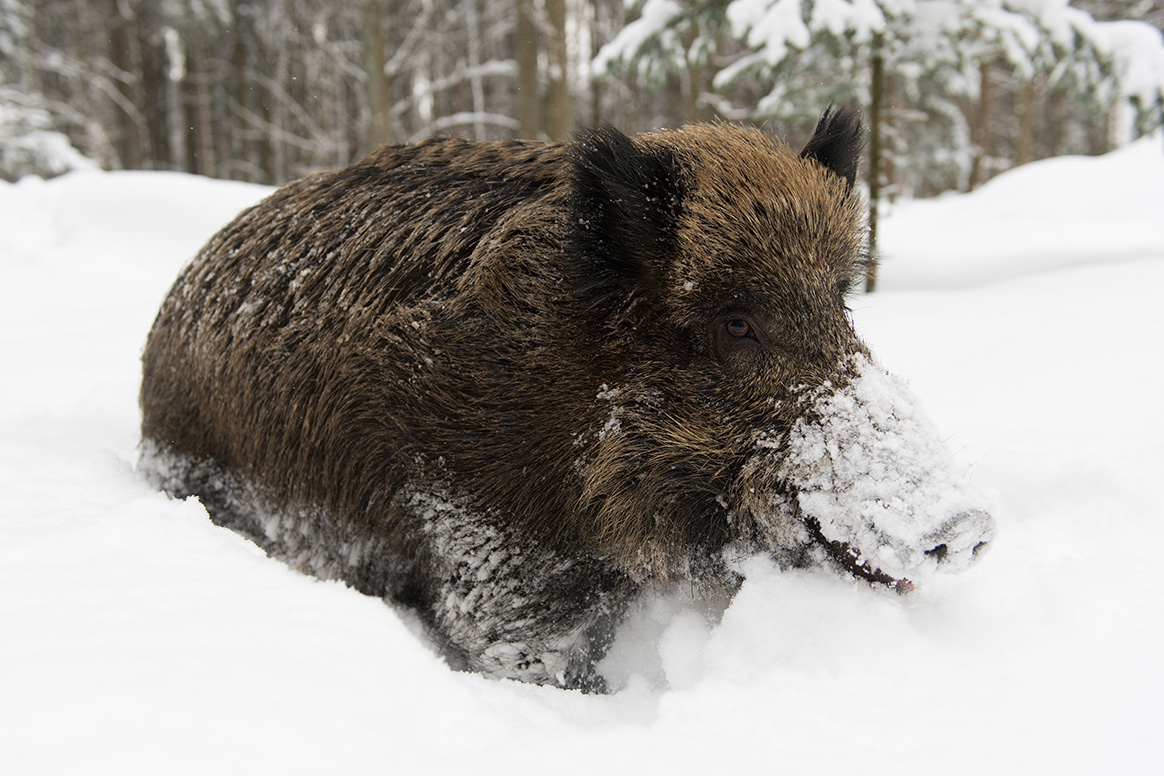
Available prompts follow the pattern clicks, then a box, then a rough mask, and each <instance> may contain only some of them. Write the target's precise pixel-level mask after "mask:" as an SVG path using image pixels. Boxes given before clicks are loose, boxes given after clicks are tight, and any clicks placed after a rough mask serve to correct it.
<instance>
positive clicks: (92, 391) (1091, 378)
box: [0, 138, 1164, 774]
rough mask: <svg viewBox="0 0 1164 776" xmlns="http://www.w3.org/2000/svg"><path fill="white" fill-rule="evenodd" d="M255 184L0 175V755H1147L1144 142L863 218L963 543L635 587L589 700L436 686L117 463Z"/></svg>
mask: <svg viewBox="0 0 1164 776" xmlns="http://www.w3.org/2000/svg"><path fill="white" fill-rule="evenodd" d="M267 191H268V190H266V189H262V188H260V187H254V186H247V185H243V184H232V183H223V182H217V181H209V180H205V179H199V178H195V177H191V176H183V175H176V174H161V173H73V174H70V175H66V176H63V177H61V178H57V179H54V180H51V181H48V182H45V181H40V180H35V179H26V180H24V181H21V182H20V183H17V184H11V185H10V184H4V185H2V186H0V321H2V325H0V372H2V374H3V379H2V380H0V730H2V731H3V733H0V741H2V742H3V744H2V746H0V768H2V769H3V770H4V772H6V773H20V774H28V773H58V772H81V771H83V772H89V773H107V772H108V773H114V772H116V773H119V774H125V773H130V774H132V773H158V772H161V773H200V774H201V773H208V772H215V773H243V772H274V771H277V770H278V771H283V772H289V773H300V772H312V771H314V772H318V771H325V772H333V773H334V772H340V771H342V770H345V769H353V768H355V769H359V770H360V771H371V770H382V771H386V772H392V773H412V772H418V771H420V770H421V769H424V770H425V771H426V772H433V773H445V772H454V771H471V772H473V773H512V772H520V771H521V769H523V768H525V769H537V771H536V772H551V773H593V772H613V773H645V772H664V773H705V772H711V771H714V772H718V771H723V770H727V771H734V770H737V769H739V770H742V771H743V772H748V773H752V772H760V773H781V772H789V773H840V772H860V773H863V774H878V773H894V774H912V773H935V772H938V773H944V774H959V773H965V774H981V773H1032V772H1041V773H1060V774H1063V773H1096V772H1106V773H1159V772H1162V771H1164V750H1161V749H1160V747H1159V746H1158V744H1157V743H1156V738H1157V736H1158V734H1159V731H1160V729H1161V728H1162V726H1164V711H1162V707H1161V705H1160V702H1159V698H1160V697H1161V695H1162V694H1164V661H1161V660H1160V657H1159V655H1160V649H1161V647H1160V644H1161V643H1162V640H1164V639H1162V636H1164V633H1162V631H1164V606H1162V604H1161V603H1160V601H1161V598H1162V593H1164V565H1162V564H1161V563H1160V561H1159V557H1158V555H1159V553H1160V552H1161V549H1160V548H1161V547H1164V484H1162V477H1161V475H1162V474H1164V442H1162V441H1161V439H1162V432H1164V402H1161V400H1160V396H1161V388H1160V385H1161V379H1162V378H1164V366H1162V365H1161V360H1160V357H1161V354H1162V353H1164V309H1162V307H1161V305H1160V301H1159V299H1160V291H1161V288H1162V287H1164V229H1162V228H1161V221H1160V214H1161V213H1164V155H1162V154H1161V143H1160V139H1159V138H1154V139H1150V140H1146V141H1142V142H1140V143H1137V144H1135V145H1133V146H1130V147H1128V148H1126V149H1123V150H1121V151H1119V152H1117V153H1114V154H1111V155H1109V156H1107V157H1102V158H1096V159H1081V158H1065V159H1056V160H1048V161H1045V162H1040V163H1037V164H1032V165H1029V166H1027V167H1024V168H1021V169H1019V170H1015V171H1014V172H1012V173H1010V174H1007V175H1004V176H1001V177H1000V178H998V179H996V180H995V181H993V182H992V183H991V184H989V185H988V186H985V187H983V188H982V189H981V190H980V191H978V192H976V193H974V194H972V195H965V196H947V197H943V198H941V199H938V200H934V201H927V202H907V203H902V204H900V205H899V206H897V207H896V208H895V209H894V210H893V211H892V214H891V216H890V218H889V220H888V222H887V223H886V224H885V226H884V228H883V252H884V253H885V262H884V265H883V273H882V280H883V283H882V285H883V288H884V291H882V292H879V293H877V294H875V295H870V296H860V297H857V298H856V299H855V300H854V308H855V316H856V319H857V323H858V328H859V330H860V331H861V332H862V334H863V336H864V337H865V338H866V340H867V341H868V342H869V344H870V346H871V347H872V348H873V350H874V351H875V352H876V353H877V354H878V355H879V357H880V358H881V360H882V361H883V362H884V363H885V365H886V366H887V367H888V368H890V369H891V370H893V371H894V372H896V373H897V374H899V375H902V376H904V377H906V378H907V379H908V380H909V382H910V384H911V386H912V387H913V389H914V390H915V391H916V392H917V393H918V394H919V395H920V396H921V397H922V400H923V401H924V402H925V406H926V408H927V410H928V411H929V413H930V414H931V415H932V416H933V417H934V419H935V421H936V422H937V423H938V425H939V427H940V428H941V429H943V430H944V431H945V432H946V433H948V434H949V435H950V447H951V448H952V449H954V450H955V451H957V452H956V456H957V460H958V462H959V464H960V465H961V466H963V467H964V469H965V471H966V472H967V473H968V474H969V476H970V477H971V478H972V480H973V482H974V483H975V485H976V486H977V487H979V488H981V489H983V490H984V491H986V492H988V493H989V494H990V495H991V497H992V499H993V500H994V503H995V509H994V514H995V516H996V517H997V518H998V520H999V526H1000V532H999V536H998V538H997V540H996V541H995V546H994V548H993V549H992V550H991V552H990V553H989V554H988V555H987V556H986V557H985V558H984V559H983V560H982V562H980V563H979V564H978V565H977V566H976V567H975V568H973V569H972V570H970V571H969V572H967V573H965V574H961V575H954V576H946V577H941V578H939V579H938V580H937V581H936V582H934V583H933V584H930V585H929V586H927V587H925V588H922V589H919V590H917V591H915V592H914V593H913V594H911V595H908V596H897V595H894V594H892V593H890V592H888V591H885V590H879V589H874V588H872V587H870V586H869V585H867V584H865V583H862V582H857V581H854V580H850V579H845V578H841V577H839V576H835V575H831V574H828V573H824V572H819V571H815V572H809V571H805V572H795V573H781V572H779V571H778V570H776V569H775V568H773V567H772V566H771V565H769V564H767V563H765V562H763V561H760V560H756V561H752V562H751V568H750V569H749V572H750V573H749V576H748V580H747V582H746V583H745V585H744V587H743V589H742V590H741V591H740V594H739V595H738V596H737V597H736V599H735V600H734V601H733V602H732V603H731V604H730V605H729V606H728V607H727V609H726V611H722V612H717V611H716V607H715V606H714V605H712V604H709V603H707V602H700V601H691V600H687V599H685V598H684V596H683V595H682V593H681V592H678V593H676V594H673V595H670V596H662V597H660V598H659V599H658V600H655V601H652V602H650V603H648V604H644V605H643V607H641V609H640V610H639V611H637V612H636V613H635V615H634V618H633V621H632V622H631V623H630V624H629V625H628V627H627V630H626V632H625V633H624V635H623V638H622V639H621V641H620V642H619V643H618V644H617V645H616V648H615V649H614V650H613V652H612V654H611V656H610V657H609V659H608V662H607V666H606V668H607V671H608V673H609V674H611V675H613V676H616V677H618V679H619V681H621V682H622V683H623V684H624V685H625V688H624V689H623V690H622V691H621V692H619V693H618V694H616V695H612V696H608V697H588V696H582V695H580V694H578V693H572V692H563V691H560V690H555V689H550V688H541V687H534V686H527V685H521V684H517V683H512V682H494V681H490V680H488V679H485V678H482V677H479V676H475V675H467V674H459V673H454V672H451V671H450V670H449V669H448V668H447V667H446V666H445V665H444V664H443V663H442V662H441V661H440V660H439V659H437V658H436V657H435V656H434V655H433V653H432V652H431V651H430V650H429V649H428V648H427V647H426V646H425V645H424V644H423V643H422V641H421V640H420V639H418V637H417V635H416V629H415V624H414V623H412V622H410V621H409V620H408V618H407V617H402V616H401V614H400V613H398V612H396V611H394V610H393V609H391V608H389V607H388V606H385V605H384V604H382V603H381V602H379V601H377V600H372V599H368V598H365V597H363V596H361V595H359V594H357V593H354V592H353V591H351V590H348V589H346V588H344V587H343V586H341V585H338V584H334V583H324V582H319V581H317V580H313V579H309V578H307V577H303V576H300V575H298V574H296V573H294V572H291V571H289V570H288V569H286V568H285V567H283V566H282V565H280V564H278V563H276V562H274V561H271V560H269V559H267V558H266V557H265V556H264V555H263V554H262V552H260V551H259V550H258V549H257V548H255V547H254V546H252V545H250V544H248V543H247V542H246V541H244V540H243V539H241V538H239V537H237V536H235V535H233V534H231V533H229V532H227V531H224V530H222V529H219V528H217V527H215V526H214V525H212V524H211V523H210V522H209V520H208V519H207V517H206V514H205V511H204V510H203V509H202V507H201V505H200V504H198V503H197V501H193V500H190V501H185V502H182V501H170V500H168V499H167V498H166V497H165V496H163V495H161V494H159V493H156V492H153V491H151V490H150V489H149V487H147V486H146V485H145V483H144V482H142V481H141V480H140V479H139V478H138V477H137V475H136V474H135V473H134V471H133V462H134V460H135V457H136V452H135V448H136V445H137V441H138V435H137V428H138V412H137V406H136V395H137V387H138V381H139V374H140V370H139V364H138V358H139V355H140V351H141V347H142V345H143V344H144V341H145V336H146V333H147V331H148V329H149V326H150V323H151V322H152V320H153V316H154V313H155V312H156V310H157V307H158V304H159V303H160V301H161V299H162V297H163V296H164V294H165V292H166V290H167V289H168V287H169V285H170V283H171V282H172V281H173V279H174V278H175V276H176V275H177V272H178V270H179V269H180V267H181V266H182V265H183V264H184V263H185V262H186V261H187V260H188V259H189V258H190V257H191V256H192V255H193V253H194V251H196V250H197V248H198V247H199V246H200V244H201V243H202V242H203V241H204V240H205V239H206V238H207V237H209V236H210V235H211V234H212V233H213V232H214V231H215V230H216V229H218V228H219V227H220V226H222V225H223V224H224V223H225V222H226V221H227V220H229V219H230V218H231V217H232V216H233V215H234V214H235V213H236V212H237V211H238V210H239V209H240V208H242V207H244V206H246V205H247V204H249V203H251V202H254V201H256V200H257V199H259V198H260V197H262V196H264V195H265V194H266V193H267ZM720 614H722V617H720V616H719V615H720Z"/></svg>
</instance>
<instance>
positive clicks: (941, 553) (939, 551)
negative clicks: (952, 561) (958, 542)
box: [926, 544, 950, 563]
mask: <svg viewBox="0 0 1164 776" xmlns="http://www.w3.org/2000/svg"><path fill="white" fill-rule="evenodd" d="M949 551H950V548H949V547H947V546H946V545H944V544H939V545H938V546H937V547H935V548H933V549H932V550H926V555H927V556H929V557H931V558H933V559H934V560H936V561H937V562H938V563H941V562H942V561H943V560H945V559H946V553H947V552H949Z"/></svg>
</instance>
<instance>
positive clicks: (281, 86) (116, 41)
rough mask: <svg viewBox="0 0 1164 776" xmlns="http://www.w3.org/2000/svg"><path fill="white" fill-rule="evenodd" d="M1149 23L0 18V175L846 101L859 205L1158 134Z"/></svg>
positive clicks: (602, 6)
mask: <svg viewBox="0 0 1164 776" xmlns="http://www.w3.org/2000/svg"><path fill="white" fill-rule="evenodd" d="M1121 20H1122V21H1121ZM1127 20H1132V21H1130V22H1129V21H1127ZM1162 22H1164V2H1162V0H1113V1H1112V2H1099V1H1091V2H1087V1H1084V0H1076V2H1073V3H1071V4H1068V3H1067V2H1066V0H993V2H969V0H695V1H689V0H682V1H680V0H645V2H644V0H638V1H637V2H628V3H624V2H623V0H460V1H457V2H454V0H352V2H346V3H337V2H333V0H0V175H2V176H3V177H5V178H7V179H15V178H16V177H19V176H21V175H24V174H30V173H31V174H38V175H52V174H56V173H60V172H63V171H65V170H67V169H71V168H75V167H83V166H87V165H91V166H97V167H100V168H104V169H152V170H181V171H187V172H192V173H198V174H201V175H207V176H214V177H220V178H234V179H241V180H248V181H257V182H262V183H270V184H274V183H280V182H283V181H286V180H289V179H291V178H294V177H297V176H300V175H303V174H305V173H308V172H310V171H313V170H317V169H320V168H328V167H336V166H341V165H346V164H349V163H351V162H352V161H354V160H355V159H357V158H359V157H360V156H361V155H362V154H364V153H366V152H367V151H368V150H369V149H371V148H373V147H375V146H376V145H378V144H380V143H386V142H389V143H395V142H408V141H415V140H418V139H420V138H423V137H425V136H427V135H431V134H435V133H445V134H456V135H463V136H466V137H471V138H480V139H492V138H512V137H541V138H548V139H565V138H567V137H568V136H569V134H570V132H571V131H573V130H574V129H576V128H578V127H582V126H591V125H595V124H598V123H600V122H609V123H612V124H614V125H616V126H619V127H621V128H623V129H625V130H627V131H639V130H645V129H650V128H654V127H659V126H670V125H677V124H681V123H683V122H687V121H693V120H708V119H712V118H716V117H721V118H726V119H730V120H739V121H749V122H755V123H758V124H763V125H765V126H767V127H769V128H770V130H771V131H772V132H774V133H776V134H780V135H783V136H786V137H788V139H789V141H790V142H791V143H794V144H795V143H798V142H802V141H803V139H804V138H805V137H806V136H807V134H808V133H809V132H810V131H811V127H812V123H813V122H814V121H815V119H816V117H817V116H818V115H819V113H820V110H821V109H822V108H823V107H824V106H825V105H826V104H828V103H830V102H834V103H835V102H842V101H845V100H856V101H857V103H858V104H860V105H861V106H862V108H863V109H864V111H865V113H866V115H867V116H868V118H869V120H870V124H871V138H870V141H871V142H870V149H869V151H870V158H871V159H872V160H873V161H872V169H873V170H875V171H876V174H870V175H867V180H868V183H869V185H870V187H871V188H872V189H873V193H874V194H875V195H876V196H875V197H874V201H876V200H877V198H881V197H888V196H896V195H911V196H927V195H933V194H936V193H939V192H942V191H945V190H949V189H961V190H965V189H969V188H973V187H974V186H976V185H978V184H980V183H981V182H982V181H984V180H987V179H988V178H989V177H991V176H992V175H994V174H996V173H998V172H999V171H1002V170H1005V169H1008V168H1010V167H1013V166H1015V165H1017V164H1022V163H1024V162H1027V161H1031V160H1034V159H1039V158H1042V157H1047V156H1054V155H1060V154H1066V153H1083V154H1095V153H1101V152H1103V151H1106V150H1108V149H1109V148H1111V147H1113V146H1114V145H1119V144H1122V143H1124V142H1127V141H1128V140H1130V139H1131V138H1132V137H1134V136H1135V135H1137V134H1140V133H1143V132H1146V131H1150V130H1151V129H1153V128H1154V127H1156V126H1159V124H1160V123H1161V112H1162V106H1161V98H1160V88H1161V84H1162V83H1164V65H1162V64H1161V62H1164V54H1161V53H1160V52H1161V51H1164V45H1162V43H1161V35H1160V31H1159V26H1160V25H1161V23H1162ZM1153 51H1155V53H1153ZM1153 84H1154V86H1153Z"/></svg>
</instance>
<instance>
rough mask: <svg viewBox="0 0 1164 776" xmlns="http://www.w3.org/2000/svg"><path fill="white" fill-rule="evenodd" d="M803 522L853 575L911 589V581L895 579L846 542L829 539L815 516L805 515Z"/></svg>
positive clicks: (881, 583) (893, 587)
mask: <svg viewBox="0 0 1164 776" xmlns="http://www.w3.org/2000/svg"><path fill="white" fill-rule="evenodd" d="M804 522H805V525H807V526H808V529H809V531H810V532H811V533H812V537H813V539H814V540H815V541H816V542H817V543H818V544H820V546H821V547H823V548H824V549H825V551H826V552H828V554H829V556H830V557H831V558H832V559H833V561H834V562H835V563H836V564H837V565H838V566H840V567H841V568H842V569H844V570H845V571H847V572H849V573H850V574H852V575H853V576H854V577H857V578H858V579H864V580H867V581H869V582H873V583H875V584H878V585H885V586H886V587H889V588H892V589H893V590H895V591H896V592H898V593H908V592H910V591H912V590H913V582H910V581H909V580H908V579H905V578H904V577H903V578H901V579H897V578H896V577H894V576H891V575H889V574H886V573H885V572H884V571H882V570H881V569H879V568H877V567H876V566H874V565H873V564H871V563H869V561H867V560H864V559H862V558H861V553H859V552H857V551H856V550H855V549H853V548H852V547H851V546H849V544H847V543H846V542H838V541H835V540H833V539H829V538H828V537H827V536H825V535H824V534H823V533H822V532H821V530H820V523H819V522H817V520H816V518H813V517H806V518H805V521H804Z"/></svg>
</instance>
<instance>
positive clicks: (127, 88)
mask: <svg viewBox="0 0 1164 776" xmlns="http://www.w3.org/2000/svg"><path fill="white" fill-rule="evenodd" d="M109 2H110V5H111V11H112V12H111V13H110V16H109V19H110V22H109V23H110V28H109V61H110V63H111V64H112V65H113V68H114V70H115V73H114V76H113V77H114V79H115V84H116V87H117V93H118V95H119V96H120V99H119V100H118V103H119V104H118V105H117V106H116V111H117V136H116V138H115V139H114V148H116V149H117V157H118V161H119V162H120V164H121V167H122V168H123V169H126V170H137V169H141V167H142V160H143V158H144V153H143V147H142V145H143V132H142V127H141V122H142V99H141V94H140V88H139V87H140V84H141V77H140V76H141V74H140V72H139V68H138V67H137V59H138V57H136V56H135V53H136V52H135V50H134V48H135V47H134V44H135V43H136V42H137V39H136V36H135V35H134V34H133V33H134V19H133V12H132V11H131V10H130V8H129V4H128V3H127V2H125V1H124V0H109Z"/></svg>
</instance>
